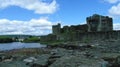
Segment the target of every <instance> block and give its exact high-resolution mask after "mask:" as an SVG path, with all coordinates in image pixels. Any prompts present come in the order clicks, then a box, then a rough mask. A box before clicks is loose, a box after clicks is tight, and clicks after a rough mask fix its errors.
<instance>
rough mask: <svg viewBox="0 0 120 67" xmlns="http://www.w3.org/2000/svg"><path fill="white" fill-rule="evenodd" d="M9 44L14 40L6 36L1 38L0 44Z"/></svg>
mask: <svg viewBox="0 0 120 67" xmlns="http://www.w3.org/2000/svg"><path fill="white" fill-rule="evenodd" d="M9 42H13V39H12V38H10V37H6V36H0V43H9Z"/></svg>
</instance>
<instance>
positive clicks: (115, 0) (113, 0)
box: [104, 0, 120, 4]
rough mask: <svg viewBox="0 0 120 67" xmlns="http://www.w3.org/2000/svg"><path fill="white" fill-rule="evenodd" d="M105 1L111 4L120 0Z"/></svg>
mask: <svg viewBox="0 0 120 67" xmlns="http://www.w3.org/2000/svg"><path fill="white" fill-rule="evenodd" d="M104 1H106V2H108V3H111V4H114V3H117V2H119V1H120V0H104Z"/></svg>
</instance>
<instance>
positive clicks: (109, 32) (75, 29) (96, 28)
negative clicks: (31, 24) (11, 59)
mask: <svg viewBox="0 0 120 67" xmlns="http://www.w3.org/2000/svg"><path fill="white" fill-rule="evenodd" d="M86 22H87V23H86V24H83V25H71V26H64V27H63V28H61V24H60V23H58V24H57V25H53V26H52V34H49V35H47V36H42V37H41V38H42V39H43V40H44V41H50V40H62V41H80V40H83V39H86V38H90V39H91V40H93V39H100V40H103V39H119V38H120V31H114V30H113V19H112V18H111V17H108V16H102V15H98V14H94V15H93V16H90V17H87V18H86Z"/></svg>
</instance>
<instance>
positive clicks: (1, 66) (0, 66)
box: [0, 61, 29, 67]
mask: <svg viewBox="0 0 120 67" xmlns="http://www.w3.org/2000/svg"><path fill="white" fill-rule="evenodd" d="M0 67H29V66H27V65H26V64H25V63H24V62H21V61H12V62H1V63H0Z"/></svg>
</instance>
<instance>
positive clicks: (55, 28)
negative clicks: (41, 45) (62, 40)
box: [52, 23, 61, 35]
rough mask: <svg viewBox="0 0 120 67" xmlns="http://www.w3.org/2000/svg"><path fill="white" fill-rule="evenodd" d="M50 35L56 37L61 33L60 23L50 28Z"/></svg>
mask: <svg viewBox="0 0 120 67" xmlns="http://www.w3.org/2000/svg"><path fill="white" fill-rule="evenodd" d="M52 33H53V34H54V35H58V34H60V33H61V24H60V23H58V24H57V25H53V26H52Z"/></svg>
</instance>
